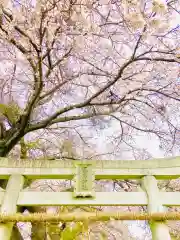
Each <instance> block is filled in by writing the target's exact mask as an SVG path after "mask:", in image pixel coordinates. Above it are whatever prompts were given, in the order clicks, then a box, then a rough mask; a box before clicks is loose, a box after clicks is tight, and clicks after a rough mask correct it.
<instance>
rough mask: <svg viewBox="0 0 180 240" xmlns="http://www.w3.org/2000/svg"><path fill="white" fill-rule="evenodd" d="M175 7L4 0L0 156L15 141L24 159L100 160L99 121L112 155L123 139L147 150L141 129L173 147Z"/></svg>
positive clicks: (143, 2) (143, 0)
mask: <svg viewBox="0 0 180 240" xmlns="http://www.w3.org/2000/svg"><path fill="white" fill-rule="evenodd" d="M178 7H179V1H178V0H167V1H163V0H139V1H138V0H137V1H135V0H131V1H128V0H126V1H124V0H97V1H93V0H88V1H87V0H74V1H72V0H61V1H60V0H52V1H51V0H21V1H20V0H19V1H18V0H14V1H7V0H6V1H5V0H4V1H3V0H1V1H0V59H1V62H0V71H1V78H0V156H1V157H4V156H7V155H8V154H9V155H11V154H13V156H14V154H15V153H16V151H17V152H18V151H19V149H18V148H19V147H21V148H20V150H21V158H26V157H31V158H32V157H34V158H37V156H38V157H42V156H43V157H46V158H47V157H50V159H52V158H73V159H74V158H89V159H91V158H92V157H94V158H101V159H102V158H103V154H104V153H103V152H100V153H98V154H97V156H94V151H92V149H94V148H93V147H94V145H93V144H94V143H93V142H92V137H93V135H94V134H96V133H97V132H98V134H101V135H103V134H102V132H103V131H104V129H105V131H106V130H108V129H110V134H109V133H108V144H109V145H112V149H110V148H109V149H110V150H109V153H108V154H111V155H112V156H113V158H115V152H116V153H117V152H118V151H119V149H120V151H122V145H123V146H124V145H126V146H127V148H128V149H130V150H131V152H132V153H133V154H134V158H138V157H139V154H140V155H141V156H142V154H143V158H144V159H146V158H149V155H148V153H147V152H146V151H145V149H143V148H141V149H138V150H139V151H138V152H137V151H136V150H135V149H137V147H136V148H135V146H136V137H137V136H138V134H143V136H147V135H148V136H149V137H151V138H152V139H157V140H158V144H159V147H160V148H162V149H166V151H167V152H168V153H169V152H172V151H173V149H174V148H176V147H177V146H178V144H179V133H180V131H179V121H178V117H179V112H180V111H179V110H180V105H179V102H180V94H179V85H178V79H179V62H180V57H179V56H180V55H179V46H178V34H179V25H177V24H178V16H179V15H178V10H177V9H178ZM106 134H107V131H106ZM64 138H65V139H66V140H67V141H64ZM37 139H38V141H37ZM62 139H63V140H62ZM101 139H102V141H105V139H103V137H102V136H101ZM106 140H107V139H106ZM77 145H78V148H77ZM81 146H82V147H81ZM16 148H17V149H16ZM74 150H76V152H75V151H74ZM69 151H70V152H71V153H70V154H69ZM77 151H79V152H77ZM67 152H68V155H67V154H66V153H67ZM18 154H19V153H18ZM63 154H65V155H63ZM105 155H106V156H107V153H106V154H105ZM117 184H119V183H117ZM124 184H126V183H124ZM129 184H130V183H129ZM120 185H123V184H120ZM123 186H124V185H123ZM41 239H42V238H41Z"/></svg>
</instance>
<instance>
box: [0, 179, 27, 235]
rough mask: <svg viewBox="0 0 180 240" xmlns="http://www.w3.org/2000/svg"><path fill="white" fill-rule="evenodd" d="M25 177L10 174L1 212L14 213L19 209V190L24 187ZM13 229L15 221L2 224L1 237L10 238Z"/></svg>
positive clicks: (0, 226) (0, 225)
mask: <svg viewBox="0 0 180 240" xmlns="http://www.w3.org/2000/svg"><path fill="white" fill-rule="evenodd" d="M23 184H24V177H23V176H21V175H12V176H10V178H9V180H8V183H7V187H6V191H5V193H4V199H3V202H2V205H1V211H0V212H1V214H13V213H16V211H17V206H16V203H17V200H18V196H19V192H20V191H21V189H22V188H23ZM12 229H13V223H2V224H0V239H1V240H9V239H10V238H11V233H12Z"/></svg>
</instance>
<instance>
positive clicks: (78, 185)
mask: <svg viewBox="0 0 180 240" xmlns="http://www.w3.org/2000/svg"><path fill="white" fill-rule="evenodd" d="M74 180H75V187H74V197H76V198H78V197H94V195H95V192H94V181H95V176H94V172H93V169H92V163H87V162H86V163H83V162H77V163H76V174H75V178H74Z"/></svg>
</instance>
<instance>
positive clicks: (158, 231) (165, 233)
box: [142, 176, 171, 240]
mask: <svg viewBox="0 0 180 240" xmlns="http://www.w3.org/2000/svg"><path fill="white" fill-rule="evenodd" d="M142 187H143V189H144V190H145V191H146V194H147V197H148V206H147V207H148V212H149V213H153V212H164V208H163V206H162V204H161V200H160V197H159V189H158V186H157V180H156V178H155V177H154V176H145V177H143V179H142ZM149 224H150V228H151V232H152V239H153V240H162V239H163V240H171V236H170V233H169V229H168V226H167V225H166V223H165V222H157V221H150V222H149Z"/></svg>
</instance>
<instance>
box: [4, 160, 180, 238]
mask: <svg viewBox="0 0 180 240" xmlns="http://www.w3.org/2000/svg"><path fill="white" fill-rule="evenodd" d="M178 177H180V157H175V158H166V159H153V160H136V161H133V160H124V161H123V160H119V161H109V160H104V161H69V160H63V161H62V160H52V161H47V160H44V161H35V160H13V159H8V158H0V179H7V180H8V183H7V187H6V189H5V190H4V189H2V188H1V189H0V205H1V210H0V222H1V223H0V239H1V240H9V239H10V237H11V233H12V228H13V224H14V223H15V222H18V221H21V222H30V221H31V222H32V221H34V222H38V221H42V220H43V221H53V220H56V221H59V222H61V221H62V222H68V221H73V222H76V221H86V220H87V219H90V220H94V221H97V220H98V221H108V220H110V219H115V220H137V219H139V220H145V219H146V220H149V221H150V228H151V231H152V236H153V240H160V239H163V240H169V239H171V237H170V234H169V230H168V227H167V225H166V224H165V220H180V213H177V212H176V213H166V212H164V206H180V192H160V191H159V190H158V186H157V180H158V179H176V178H178ZM26 178H27V179H69V180H72V179H74V180H75V187H74V192H73V193H71V192H32V191H31V192H29V191H25V190H23V185H24V182H25V179H26ZM95 179H99V180H100V179H111V180H113V179H139V180H140V181H141V187H142V188H141V189H140V191H138V192H111V194H109V193H108V192H95V191H94V180H95ZM36 205H38V206H41V205H42V206H53V205H55V206H63V205H64V206H72V205H73V206H81V205H86V206H88V205H91V206H92V205H94V206H147V207H148V213H120V212H115V213H114V212H112V213H111V212H108V213H107V212H95V213H91V212H89V213H77V212H76V213H66V214H65V213H63V214H58V215H48V214H29V215H23V214H21V213H17V207H18V206H36Z"/></svg>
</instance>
